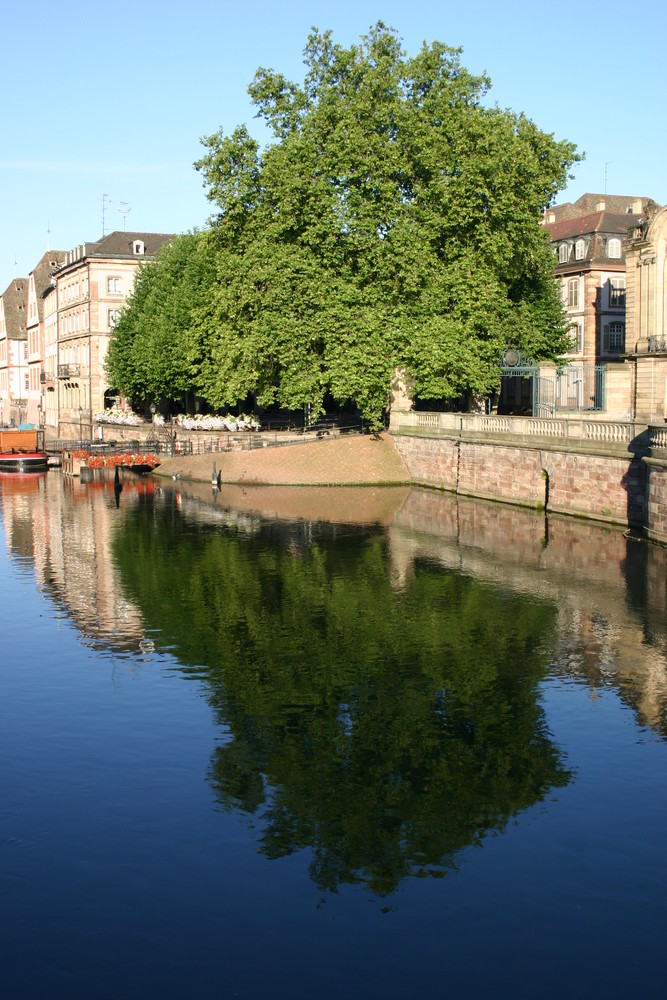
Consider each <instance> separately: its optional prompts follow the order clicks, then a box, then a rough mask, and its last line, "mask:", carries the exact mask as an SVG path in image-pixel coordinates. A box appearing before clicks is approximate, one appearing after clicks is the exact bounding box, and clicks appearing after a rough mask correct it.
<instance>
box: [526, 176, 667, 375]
mask: <svg viewBox="0 0 667 1000" xmlns="http://www.w3.org/2000/svg"><path fill="white" fill-rule="evenodd" d="M655 207H656V206H655V202H653V201H652V200H651V199H650V198H636V197H625V196H622V195H600V194H585V195H582V197H581V198H579V199H578V200H577V201H576V202H574V203H572V202H567V203H566V204H564V205H555V206H553V207H552V208H549V209H547V211H546V213H545V218H544V225H545V227H546V229H547V230H548V232H549V237H550V240H551V245H552V247H553V250H554V254H555V257H556V261H555V266H554V273H555V275H556V278H557V280H558V281H559V283H560V286H561V291H562V296H563V305H564V307H565V311H566V314H567V317H568V322H569V329H570V336H571V344H572V346H571V350H570V352H569V354H568V358H567V360H568V362H569V363H570V364H577V363H579V364H580V365H581V366H593V365H600V364H608V363H610V362H615V361H621V360H623V358H624V356H625V353H626V328H625V296H626V287H625V255H624V239H625V237H626V236H627V233H628V231H629V230H630V229H631V228H634V227H635V226H637V225H638V224H639V223H642V222H643V221H644V219H645V217H646V212H647V211H651V210H654V209H655Z"/></svg>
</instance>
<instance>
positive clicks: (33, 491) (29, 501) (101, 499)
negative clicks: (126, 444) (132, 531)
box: [0, 472, 152, 652]
mask: <svg viewBox="0 0 667 1000" xmlns="http://www.w3.org/2000/svg"><path fill="white" fill-rule="evenodd" d="M151 489H152V483H151V482H150V481H149V480H141V479H135V478H131V479H130V478H128V480H127V482H126V483H125V484H124V489H123V501H122V502H123V505H124V506H126V505H127V504H128V503H132V502H134V501H136V500H138V499H139V497H140V495H141V494H142V493H143V492H144V491H146V490H151ZM0 510H1V513H2V517H1V520H2V523H3V525H4V531H5V540H6V544H7V548H8V550H9V551H10V552H11V554H12V555H13V556H15V557H16V558H18V559H20V560H23V561H25V560H29V561H30V565H31V568H32V563H33V562H34V572H35V575H36V578H37V582H38V584H39V586H40V589H41V590H42V591H43V592H44V593H45V594H46V595H47V596H48V597H49V598H50V599H51V600H53V601H54V603H55V604H56V605H59V606H61V607H63V608H64V609H65V611H66V613H67V616H68V617H69V618H70V619H71V620H72V622H73V624H74V625H75V626H76V628H78V629H79V631H80V632H81V634H82V635H83V637H84V639H86V640H87V641H91V642H93V643H95V644H97V645H100V646H102V647H103V648H105V649H108V650H109V651H110V652H119V651H124V650H138V649H141V648H142V644H143V640H144V626H143V620H142V616H141V614H140V612H139V610H138V609H137V608H136V607H135V605H134V604H133V603H132V602H131V601H129V600H128V599H127V598H126V597H125V595H124V593H123V590H122V587H121V585H120V580H119V578H118V573H117V570H116V569H115V566H114V561H113V558H112V553H111V541H112V538H113V532H114V529H115V527H116V526H117V525H118V523H119V520H118V512H117V511H116V509H115V503H114V492H113V481H112V479H109V480H108V481H105V482H99V483H98V482H96V483H92V484H89V485H83V484H80V483H79V482H78V480H66V479H65V478H64V477H63V476H61V475H60V474H58V473H53V472H51V473H47V474H44V475H41V476H22V477H10V476H7V477H3V478H2V482H0Z"/></svg>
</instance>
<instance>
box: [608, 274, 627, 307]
mask: <svg viewBox="0 0 667 1000" xmlns="http://www.w3.org/2000/svg"><path fill="white" fill-rule="evenodd" d="M609 306H610V308H611V309H624V308H625V278H610V279H609Z"/></svg>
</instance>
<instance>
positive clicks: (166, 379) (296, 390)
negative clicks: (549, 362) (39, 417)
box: [107, 22, 580, 423]
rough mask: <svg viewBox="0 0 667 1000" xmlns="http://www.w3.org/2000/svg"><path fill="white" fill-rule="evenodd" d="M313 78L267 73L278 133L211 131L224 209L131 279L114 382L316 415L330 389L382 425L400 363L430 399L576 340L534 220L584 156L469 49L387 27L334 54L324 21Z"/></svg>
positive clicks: (262, 77)
mask: <svg viewBox="0 0 667 1000" xmlns="http://www.w3.org/2000/svg"><path fill="white" fill-rule="evenodd" d="M304 61H305V65H306V76H305V79H304V81H303V83H302V84H300V85H299V84H295V83H292V82H290V81H288V80H286V79H285V78H284V77H283V76H282V74H280V73H277V72H274V71H273V70H267V69H259V70H258V71H257V73H256V75H255V78H254V80H253V82H252V84H251V85H250V87H249V92H250V95H251V97H252V99H253V102H254V104H255V106H256V108H257V113H258V116H259V117H261V118H264V119H265V120H266V121H267V122H268V124H269V125H270V127H271V129H272V131H273V137H274V139H273V142H272V143H271V144H269V145H268V146H267V147H266V148H265V149H262V150H260V148H259V144H258V143H257V141H256V140H254V139H253V138H252V137H251V136H250V134H249V133H248V130H247V129H246V127H245V126H240V127H238V128H236V129H235V130H234V131H233V132H232V134H231V135H225V134H224V133H223V131H222V130H220V131H218V132H216V133H215V134H214V135H212V136H209V137H207V138H204V139H202V143H203V146H204V147H205V150H206V151H205V154H204V155H203V157H202V158H201V160H199V161H198V162H197V163H196V164H195V166H196V168H197V170H199V171H200V173H201V175H202V178H203V181H204V185H205V186H206V188H207V197H208V198H209V200H210V201H211V202H212V203H213V204H214V205H215V206H216V209H217V213H216V214H215V215H214V217H213V218H212V219H211V220H210V222H211V225H210V228H208V229H207V230H205V231H203V232H195V233H191V234H187V235H184V236H182V237H177V238H176V239H175V240H174V241H173V243H172V244H171V246H170V247H168V248H165V249H164V250H163V252H162V254H161V255H160V257H159V259H157V260H156V261H155V262H152V263H149V264H147V265H146V266H145V267H144V268H143V269H142V270H141V272H140V274H139V277H138V280H137V283H136V288H135V291H134V294H133V295H132V297H131V298H130V299H129V300H128V303H127V306H126V308H125V309H124V310H123V312H122V314H121V317H120V319H119V322H118V324H117V326H116V329H115V331H114V336H113V339H112V342H111V345H110V350H109V353H108V357H107V377H108V379H109V381H110V383H112V384H113V385H114V386H115V387H116V388H117V389H118V390H119V391H121V392H122V393H123V394H125V395H127V396H129V397H131V398H134V399H147V398H153V399H161V398H165V399H176V398H179V397H180V396H182V394H183V393H186V392H192V393H196V394H197V395H198V396H200V397H202V398H203V399H204V400H205V401H206V402H207V403H208V405H209V406H210V407H211V408H214V409H221V408H225V407H229V406H234V405H236V404H237V403H238V402H239V401H242V400H245V399H246V398H247V397H248V396H249V395H250V394H253V395H254V397H255V398H256V400H257V403H258V405H259V406H261V407H271V406H279V407H288V408H299V407H302V406H303V405H304V404H310V407H311V412H312V413H313V414H317V413H318V412H321V410H322V405H323V400H324V398H325V396H327V394H328V395H329V396H330V397H331V398H333V399H334V400H336V401H339V402H340V403H344V402H345V401H349V400H352V401H353V402H354V403H355V404H356V406H357V407H358V408H359V410H360V411H361V413H362V415H363V416H364V417H365V418H366V419H368V420H371V421H372V422H374V423H378V422H379V420H380V417H381V414H382V411H383V409H384V408H385V407H386V405H387V401H388V393H389V385H390V381H391V378H392V376H393V373H394V371H395V369H396V368H397V367H399V366H401V367H405V368H406V369H407V372H408V374H409V376H410V377H411V378H413V379H414V391H415V393H416V395H417V397H420V398H445V399H451V398H454V397H456V396H458V395H460V394H461V393H462V392H468V393H471V394H479V395H487V394H489V393H491V392H492V391H494V390H495V389H497V387H498V386H499V381H500V371H499V359H500V357H501V355H502V352H503V350H504V349H505V347H506V346H507V345H508V344H512V345H514V346H515V347H516V348H517V349H519V350H520V351H522V352H525V353H526V354H529V355H531V356H532V357H533V358H535V359H556V358H558V357H559V356H560V355H562V353H563V352H564V350H565V349H566V339H565V332H564V323H563V314H562V306H561V302H560V298H559V296H558V294H557V290H556V285H555V282H554V279H553V257H552V253H551V250H550V249H549V246H548V241H547V239H546V235H545V232H544V230H543V228H542V227H541V226H540V220H541V218H542V212H543V209H544V207H545V206H546V205H548V204H549V203H550V202H551V201H552V200H553V198H554V196H555V195H556V193H557V192H558V191H559V190H560V189H562V188H563V187H564V186H565V184H566V181H567V178H568V171H569V169H570V167H571V166H572V164H573V163H574V162H576V161H577V160H579V159H580V156H579V154H577V153H576V150H575V147H574V145H572V144H571V143H569V142H565V141H556V140H555V139H554V137H553V136H552V135H549V134H547V133H544V132H542V131H540V130H539V129H538V128H537V126H536V125H535V124H534V123H533V122H531V121H530V120H528V119H527V118H525V117H524V116H523V115H521V114H516V113H514V112H512V111H509V110H501V109H499V108H497V107H492V108H489V107H484V106H483V105H482V99H483V97H484V96H485V94H486V93H487V91H488V88H489V86H490V81H489V80H488V78H487V77H485V76H473V75H471V74H470V73H468V71H467V70H466V69H465V68H464V67H463V66H462V65H461V63H460V50H459V49H452V48H448V47H447V46H445V45H443V44H441V43H440V42H433V43H431V44H430V45H429V44H426V43H424V45H423V47H422V49H421V51H420V52H418V53H417V55H416V56H414V57H411V58H410V57H408V56H407V55H406V54H405V52H404V51H403V50H402V48H401V44H400V40H399V38H398V36H397V35H396V33H395V32H394V31H393V30H390V29H388V28H386V27H385V26H384V25H383V24H382V23H381V22H379V23H378V24H377V25H376V26H375V27H373V28H372V29H371V31H370V33H369V34H368V35H367V36H365V37H363V38H362V39H361V41H360V43H359V44H358V45H353V46H351V47H350V48H343V47H342V46H340V45H337V44H335V43H334V42H333V40H332V37H331V34H330V32H324V33H320V32H318V31H317V30H316V29H314V30H313V33H312V34H311V35H310V37H309V38H308V42H307V45H306V47H305V50H304Z"/></svg>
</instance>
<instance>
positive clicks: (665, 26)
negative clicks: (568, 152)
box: [0, 0, 667, 291]
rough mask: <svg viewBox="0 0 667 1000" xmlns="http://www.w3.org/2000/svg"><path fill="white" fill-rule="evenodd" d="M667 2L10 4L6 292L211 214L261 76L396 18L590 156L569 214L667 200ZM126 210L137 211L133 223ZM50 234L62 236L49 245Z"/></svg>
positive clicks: (297, 69) (5, 95) (408, 41)
mask: <svg viewBox="0 0 667 1000" xmlns="http://www.w3.org/2000/svg"><path fill="white" fill-rule="evenodd" d="M666 11H667V5H666V4H665V3H664V0H644V3H643V4H642V5H641V7H640V8H637V10H636V12H635V10H634V8H632V6H631V5H629V4H627V3H619V2H616V0H611V2H607V3H605V4H596V3H593V2H592V0H589V3H588V4H587V3H585V2H580V3H579V2H571V0H562V2H561V3H559V4H548V5H547V4H545V3H539V0H538V2H535V0H533V2H523V0H507V2H505V3H500V2H490V0H478V2H476V3H466V2H465V0H457V2H456V3H453V2H450V0H441V2H422V0H412V2H411V3H404V2H395V0H385V2H383V3H380V2H374V0H356V2H348V0H338V2H337V3H329V2H322V3H317V2H312V3H304V2H300V0H297V2H291V3H288V4H278V3H275V2H272V3H267V2H265V0H256V2H255V3H247V4H241V3H238V2H235V3H227V2H219V3H214V2H211V0H190V2H187V0H181V2H179V3H175V2H172V0H163V2H160V3H157V2H155V0H135V2H132V3H129V2H126V0H115V2H114V3H113V4H94V3H92V2H87V3H79V2H78V0H73V2H70V3H68V4H53V3H48V4H47V3H45V2H42V0H36V2H33V3H31V4H30V5H29V7H27V8H26V7H23V8H21V7H20V5H18V4H12V5H5V9H4V12H3V14H2V18H1V20H0V30H1V36H2V56H1V58H0V94H1V95H2V97H1V100H0V291H1V290H4V288H6V286H7V284H8V283H9V281H10V280H11V278H12V277H13V275H14V272H15V267H16V272H17V273H18V274H19V275H24V276H26V275H27V274H28V273H29V272H30V270H31V269H32V268H33V267H34V266H35V264H36V263H37V261H38V260H39V259H40V257H41V255H42V254H43V252H44V251H45V250H46V247H47V239H49V238H50V245H51V248H58V249H70V248H71V247H73V246H75V245H76V244H78V243H82V242H87V241H91V240H96V239H98V238H99V237H100V236H101V235H102V205H103V196H105V195H106V198H105V199H104V204H105V229H106V231H107V232H110V231H111V230H113V229H123V212H122V209H123V206H125V228H126V229H128V230H139V231H144V232H170V233H171V232H185V231H187V230H189V229H193V228H195V227H202V226H203V225H204V224H205V222H206V219H207V218H208V215H209V214H210V211H211V206H210V205H209V203H208V202H207V201H206V197H205V192H204V189H203V187H202V184H201V178H200V176H199V174H198V173H197V172H196V171H195V170H194V168H193V166H192V164H193V161H194V160H196V159H197V158H198V157H199V156H200V155H201V153H202V147H201V145H200V142H199V139H200V137H201V136H204V135H210V134H211V133H212V132H214V131H216V130H217V129H218V128H220V127H222V128H223V129H224V130H225V132H227V133H229V132H231V131H232V130H233V128H234V127H235V126H236V125H237V124H240V123H241V122H245V123H247V124H248V126H249V127H250V129H251V132H253V134H255V135H256V136H257V137H258V138H259V139H262V140H264V138H265V137H266V134H265V132H264V131H263V127H262V125H261V123H259V122H257V121H255V120H254V109H253V107H252V105H251V104H250V100H249V98H248V94H247V86H248V84H249V83H250V81H251V80H252V78H253V76H254V74H255V71H256V69H257V68H258V67H259V66H265V67H272V68H274V69H276V70H279V71H281V72H283V73H284V74H285V76H287V77H288V78H290V79H293V80H297V81H301V80H302V78H303V69H304V67H303V62H302V51H303V47H304V44H305V42H306V38H307V36H308V33H309V31H310V28H311V26H312V25H316V26H317V27H318V28H319V29H320V30H325V29H326V28H330V29H331V30H332V32H333V36H334V40H335V41H336V42H339V43H340V44H342V45H349V44H350V43H352V42H354V41H357V40H358V39H359V36H360V35H362V34H364V33H365V32H366V31H367V30H368V28H369V27H370V25H371V24H374V23H375V22H376V21H378V20H383V21H384V22H385V23H386V24H388V25H390V26H392V27H394V28H395V29H396V30H397V31H398V33H399V34H400V36H401V37H402V39H403V44H404V48H405V49H406V51H407V52H408V54H414V53H415V52H416V51H417V50H418V48H419V47H420V46H421V43H422V41H424V40H426V41H428V42H431V41H434V40H438V41H441V42H444V43H445V44H447V45H451V46H461V47H462V48H463V54H462V57H461V58H462V62H463V64H464V65H465V66H466V67H467V68H468V69H469V70H470V71H471V72H474V73H480V72H482V71H486V72H487V73H488V74H489V76H490V77H491V82H492V89H491V92H490V99H491V100H492V101H494V102H495V103H497V104H498V105H500V106H501V107H505V108H512V109H513V110H514V111H517V112H519V111H522V112H524V113H525V114H526V115H527V116H528V117H529V118H532V119H533V121H535V123H536V124H537V125H538V126H539V127H540V128H541V129H542V130H544V131H546V132H553V133H554V134H555V136H556V138H558V139H568V140H570V141H572V142H575V143H576V145H577V147H578V148H579V150H581V151H585V153H586V160H585V162H584V163H583V164H581V165H579V166H578V167H577V168H576V174H575V179H574V180H573V181H571V182H570V184H569V187H568V188H567V190H566V192H565V193H561V194H560V195H559V197H558V201H559V202H560V201H564V200H574V199H575V198H577V197H579V195H580V194H583V193H584V192H585V191H596V192H603V191H604V189H605V173H606V185H607V191H608V192H609V193H614V194H626V195H644V196H649V197H652V198H654V199H655V200H656V201H658V202H659V203H660V204H665V203H667V170H666V169H665V164H666V163H667V129H666V127H665V96H666V95H667V70H666V69H665V60H664V58H663V53H664V45H665V38H667V13H666ZM128 209H129V210H128ZM49 231H50V237H49Z"/></svg>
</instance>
